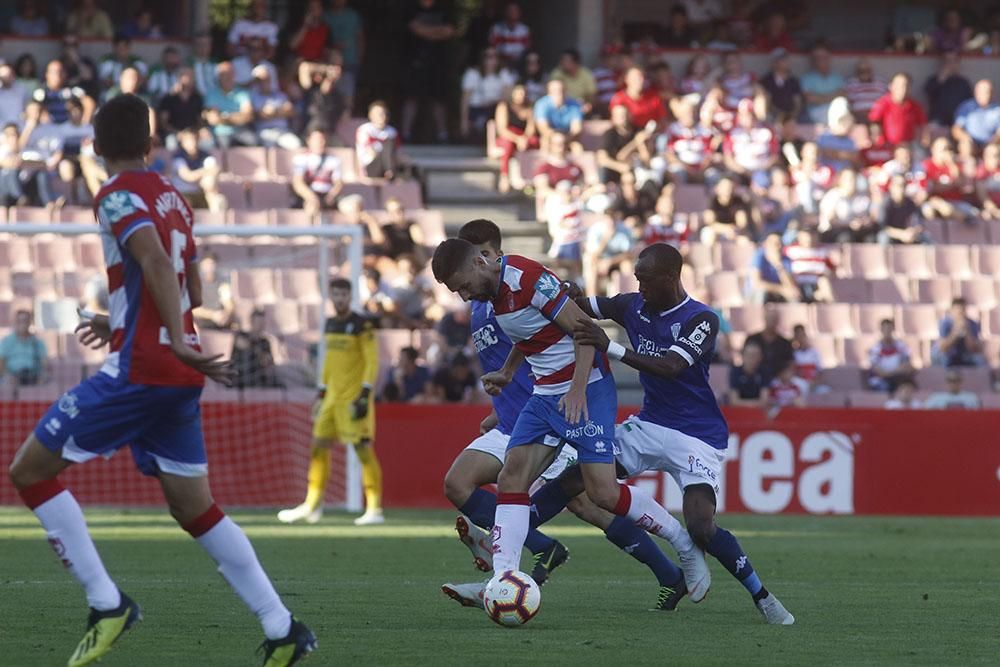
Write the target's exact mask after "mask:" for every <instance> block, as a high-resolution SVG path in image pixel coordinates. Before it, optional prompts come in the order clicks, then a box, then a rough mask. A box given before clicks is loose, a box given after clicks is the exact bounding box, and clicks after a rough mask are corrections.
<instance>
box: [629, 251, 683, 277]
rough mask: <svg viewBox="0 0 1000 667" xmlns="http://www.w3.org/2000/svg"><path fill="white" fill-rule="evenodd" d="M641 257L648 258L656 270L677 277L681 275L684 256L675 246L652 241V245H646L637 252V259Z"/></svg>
mask: <svg viewBox="0 0 1000 667" xmlns="http://www.w3.org/2000/svg"><path fill="white" fill-rule="evenodd" d="M643 258H649V260H650V261H652V262H653V266H655V267H656V269H657V270H658V271H662V272H664V273H666V274H667V275H670V276H676V277H678V278H679V277H680V275H681V267H683V266H684V257H683V256H682V255H681V253H680V252H679V251H678V250H677V248H675V247H673V246H672V245H668V244H666V243H654V244H653V245H650V246H646V248H645V249H644V250H643V251H642V252H640V253H639V259H643Z"/></svg>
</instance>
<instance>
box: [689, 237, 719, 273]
mask: <svg viewBox="0 0 1000 667" xmlns="http://www.w3.org/2000/svg"><path fill="white" fill-rule="evenodd" d="M684 263H685V264H686V265H688V266H691V267H692V268H693V269H694V270H695V271H696V272H697V273H698V274H699V275H705V274H707V273H711V272H712V271H713V270H714V269H715V258H714V254H713V252H712V246H710V245H706V244H704V243H691V244H690V245H688V249H687V257H685V259H684Z"/></svg>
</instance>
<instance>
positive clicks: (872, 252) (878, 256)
mask: <svg viewBox="0 0 1000 667" xmlns="http://www.w3.org/2000/svg"><path fill="white" fill-rule="evenodd" d="M846 247H847V252H846V253H844V255H845V259H846V260H847V269H848V271H849V272H850V275H852V276H854V277H855V278H868V279H877V278H888V277H889V266H888V262H887V261H886V252H885V248H883V247H882V246H881V245H878V244H876V243H852V244H849V245H848V246H846Z"/></svg>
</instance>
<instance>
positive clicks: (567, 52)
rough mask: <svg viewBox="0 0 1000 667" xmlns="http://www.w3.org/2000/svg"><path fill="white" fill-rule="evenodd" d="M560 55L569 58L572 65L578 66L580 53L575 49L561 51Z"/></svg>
mask: <svg viewBox="0 0 1000 667" xmlns="http://www.w3.org/2000/svg"><path fill="white" fill-rule="evenodd" d="M560 55H564V56H569V57H570V60H572V61H573V62H574V63H576V64H578V65H579V64H580V52H579V51H577V50H576V49H563V52H562V53H561V54H560Z"/></svg>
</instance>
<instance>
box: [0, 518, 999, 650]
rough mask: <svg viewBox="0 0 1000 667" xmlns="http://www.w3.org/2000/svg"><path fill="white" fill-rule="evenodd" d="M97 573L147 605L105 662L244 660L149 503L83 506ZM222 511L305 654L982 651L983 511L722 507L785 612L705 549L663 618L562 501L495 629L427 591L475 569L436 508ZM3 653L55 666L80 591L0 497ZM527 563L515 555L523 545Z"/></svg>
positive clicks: (615, 555) (75, 629)
mask: <svg viewBox="0 0 1000 667" xmlns="http://www.w3.org/2000/svg"><path fill="white" fill-rule="evenodd" d="M87 516H88V519H89V521H90V525H91V529H92V531H93V533H94V537H95V540H96V542H97V546H98V549H100V551H101V553H102V554H103V556H104V559H105V562H106V564H107V566H108V569H109V571H110V572H111V575H112V576H113V577H114V578H115V579H116V580H117V581H118V583H119V585H120V586H121V587H122V588H123V589H124V590H126V591H127V592H129V593H130V594H131V595H132V596H133V597H134V598H135V599H136V600H137V601H138V602H139V603H140V604H141V605H142V607H143V610H144V613H145V617H146V618H145V621H144V622H143V623H141V624H139V625H138V626H137V627H136V628H135V629H134V630H133V631H132V632H131V633H129V634H128V635H126V636H125V637H124V638H123V639H122V640H121V641H120V643H119V644H117V645H116V647H115V649H114V650H113V651H112V652H111V653H110V654H109V655H108V656H107V657H106V658H105V659H104V661H103V662H102V663H101V664H102V665H106V666H107V667H114V666H126V665H128V666H143V667H158V666H160V665H164V666H167V665H170V666H175V665H209V666H212V667H216V666H218V667H223V666H228V665H234V666H235V665H253V664H259V659H258V658H257V657H255V655H254V650H255V647H256V645H257V644H258V643H259V642H260V640H261V639H262V636H261V633H260V630H259V627H258V625H257V623H256V621H255V619H254V618H253V617H252V616H251V615H250V614H249V612H248V611H247V610H246V609H245V608H244V607H243V605H242V603H241V602H239V600H237V599H236V598H235V597H234V596H233V594H232V593H231V592H230V590H229V588H228V587H227V586H226V584H225V582H223V580H222V579H221V577H219V576H218V575H217V574H216V572H215V568H214V565H213V563H212V562H211V560H210V559H209V558H208V556H207V555H206V554H205V553H203V552H202V551H201V550H200V549H199V548H198V546H197V545H196V544H195V543H194V542H193V541H192V540H191V539H189V538H188V537H187V535H186V534H185V533H183V532H182V531H181V530H180V529H179V528H177V527H176V526H175V525H174V524H173V523H172V521H171V520H170V518H169V517H168V516H167V514H166V512H165V511H163V512H160V511H154V512H149V511H117V510H90V511H88V512H87ZM273 516H274V515H273V513H270V512H268V513H261V512H234V513H233V517H234V518H235V519H236V520H237V521H238V522H240V523H241V525H243V527H244V528H245V529H246V531H247V533H248V534H249V535H250V538H251V539H252V540H253V543H254V545H255V546H256V548H257V552H258V554H259V555H260V558H261V560H262V561H263V563H264V566H265V567H266V568H267V570H268V571H269V573H270V574H271V576H272V578H273V579H274V580H275V582H276V586H277V588H278V590H279V591H280V592H281V593H282V595H283V596H284V598H285V601H286V603H287V604H288V605H289V606H290V608H291V609H292V610H293V611H294V612H295V613H296V614H297V615H298V616H299V617H301V618H302V619H303V620H305V621H306V622H307V623H308V624H309V625H310V626H311V627H312V628H313V630H315V631H316V634H317V635H318V636H319V640H320V648H319V651H318V652H317V653H315V654H314V656H313V657H312V658H311V659H310V660H309V661H308V662H307V663H306V664H309V665H333V664H338V665H366V664H370V665H423V666H430V665H434V666H436V665H471V664H474V663H478V664H490V663H496V664H505V665H506V664H544V665H583V664H595V663H598V662H599V661H600V662H603V663H605V664H666V663H668V662H674V663H677V662H693V661H697V662H698V663H707V664H728V665H733V664H739V665H742V664H768V665H774V664H788V665H806V664H863V663H867V664H887V663H892V664H914V663H920V664H934V665H940V664H946V663H947V664H959V663H961V664H969V663H981V664H996V662H997V661H998V659H1000V657H998V656H1000V649H998V646H1000V644H998V641H1000V640H998V636H1000V621H998V620H997V618H998V616H997V614H998V610H1000V604H998V602H1000V559H998V558H997V556H998V554H1000V551H998V544H1000V542H998V536H1000V520H996V519H986V520H968V519H922V518H905V519H904V518H856V517H843V518H818V517H787V516H785V517H779V516H775V517H755V516H725V517H721V518H720V523H721V524H723V525H726V526H728V527H729V528H731V529H732V530H733V531H734V532H735V533H736V534H737V536H738V537H739V538H740V540H741V542H742V543H743V545H744V547H745V548H746V550H747V552H748V553H749V555H750V558H751V560H752V561H753V563H754V565H755V567H756V568H757V571H758V572H759V573H760V576H761V579H762V580H763V581H764V584H765V585H766V586H767V587H768V588H769V589H771V590H773V591H774V592H775V593H777V594H778V596H779V597H780V598H781V600H782V601H783V602H784V603H785V605H786V606H787V607H788V608H789V610H791V611H792V613H793V614H794V615H795V617H796V624H795V625H794V626H792V627H770V626H767V625H765V624H764V623H763V622H762V619H761V618H760V616H759V615H758V613H757V611H756V610H755V609H754V608H753V606H752V605H751V602H750V599H749V596H748V595H747V594H746V592H745V591H744V590H743V589H742V588H741V587H740V586H739V585H738V584H737V583H736V582H735V581H734V580H733V579H732V577H730V576H729V574H728V573H726V572H725V571H724V570H723V569H722V568H721V567H720V566H719V565H718V563H717V562H715V561H714V560H712V559H709V562H710V564H711V567H712V572H713V576H714V580H713V585H712V592H711V594H710V595H709V596H708V598H707V599H706V600H705V601H704V602H703V603H701V604H699V605H694V604H691V603H690V602H688V601H686V600H685V601H683V602H682V603H681V605H680V608H679V610H678V611H677V612H675V613H673V614H667V613H657V612H650V611H647V609H649V608H650V607H651V606H652V604H653V602H654V601H655V596H656V586H655V581H654V580H653V578H652V576H651V575H650V574H649V573H648V571H647V570H646V569H645V568H644V567H643V566H641V565H640V564H638V563H636V562H635V561H633V560H632V559H630V558H629V557H627V556H626V555H624V554H622V553H620V552H619V551H618V550H617V549H615V548H614V547H613V546H612V545H611V544H610V543H608V542H607V541H606V540H605V539H604V538H603V536H602V535H600V534H599V533H598V532H597V531H596V530H594V529H592V528H590V527H589V526H583V525H582V524H580V523H579V522H577V521H576V520H575V519H574V518H572V517H569V516H563V517H560V518H559V519H557V520H556V521H555V522H553V524H552V525H551V526H550V530H549V531H548V532H549V533H550V534H551V535H553V536H554V537H557V538H558V539H560V540H561V541H563V543H564V544H566V546H567V547H568V548H569V550H570V554H571V558H570V561H569V563H568V564H566V565H565V566H564V567H563V568H562V569H560V570H558V571H557V572H556V573H555V574H554V575H553V577H552V579H551V580H550V583H549V584H548V585H546V586H545V587H544V588H543V590H542V607H541V611H540V612H539V614H538V616H537V617H536V618H535V620H533V621H532V622H531V623H530V624H528V625H527V626H525V627H522V628H518V629H514V630H507V629H503V628H500V627H497V626H495V625H493V624H492V623H490V622H489V620H488V619H487V618H486V616H485V615H484V614H483V613H482V612H481V611H479V610H476V609H465V608H462V607H460V606H458V605H457V604H456V603H454V602H452V601H451V600H449V599H447V598H446V597H445V596H444V595H442V594H441V592H440V589H439V586H440V585H441V584H442V583H444V582H446V581H451V582H462V581H472V580H474V579H475V578H477V576H479V575H478V573H477V572H476V571H475V570H473V569H472V566H471V557H470V556H469V554H468V552H467V551H466V549H465V548H464V547H463V546H461V544H459V542H458V541H457V539H455V536H454V531H453V528H452V525H453V520H454V514H453V513H450V512H417V511H395V512H389V514H388V518H389V522H388V523H387V524H386V525H385V526H384V527H377V528H355V527H354V526H352V525H350V519H351V517H349V516H347V515H343V514H336V513H334V514H328V515H327V517H325V518H324V520H323V522H322V523H321V524H319V525H317V526H281V525H277V523H276V521H275V520H274V519H273ZM0 553H2V557H0V562H2V563H3V567H2V570H0V664H2V665H9V666H13V667H29V666H33V665H60V664H65V660H66V658H67V657H68V655H69V654H70V652H71V650H72V649H73V647H74V646H75V644H76V642H77V640H78V639H79V638H80V637H81V636H82V633H83V629H84V624H85V620H86V609H85V603H84V599H83V594H82V591H81V590H80V589H79V588H78V587H77V585H76V583H75V582H74V581H73V580H72V578H71V577H70V575H69V574H68V573H66V572H64V571H63V570H62V568H61V567H60V566H59V565H58V563H57V562H56V560H55V558H54V556H53V555H52V553H51V552H50V551H49V547H48V545H47V544H46V543H45V540H44V535H43V532H42V530H41V529H40V528H39V527H38V525H37V523H36V522H35V519H34V517H33V516H32V515H31V514H29V513H28V512H27V511H25V510H21V509H0ZM525 567H527V561H525Z"/></svg>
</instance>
